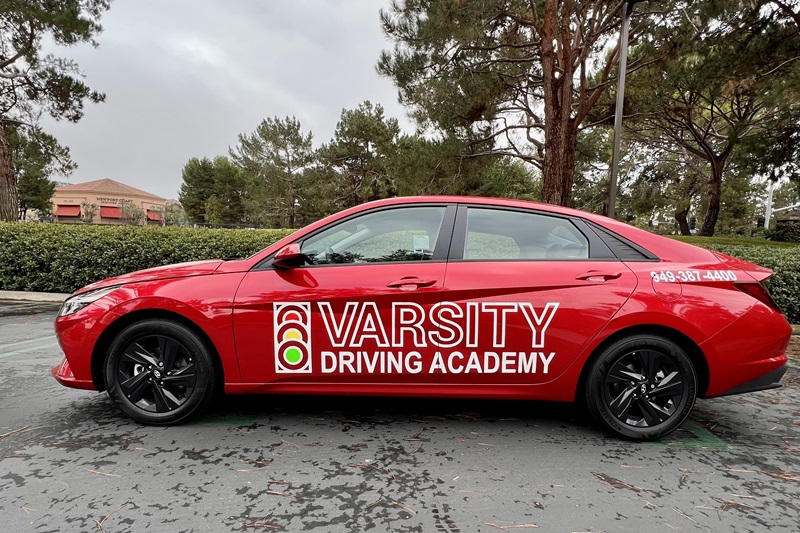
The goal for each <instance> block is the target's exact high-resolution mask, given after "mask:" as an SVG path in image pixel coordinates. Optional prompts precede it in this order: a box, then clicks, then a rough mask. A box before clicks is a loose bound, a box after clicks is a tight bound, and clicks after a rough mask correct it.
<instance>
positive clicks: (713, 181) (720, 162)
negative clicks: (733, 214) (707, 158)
mask: <svg viewBox="0 0 800 533" xmlns="http://www.w3.org/2000/svg"><path fill="white" fill-rule="evenodd" d="M724 167H725V160H724V159H714V160H712V161H711V178H710V179H709V182H708V208H707V209H706V216H705V218H704V219H703V226H702V227H701V228H700V235H702V236H703V237H713V236H714V228H715V227H716V225H717V219H718V218H719V207H720V201H721V197H722V171H723V169H724Z"/></svg>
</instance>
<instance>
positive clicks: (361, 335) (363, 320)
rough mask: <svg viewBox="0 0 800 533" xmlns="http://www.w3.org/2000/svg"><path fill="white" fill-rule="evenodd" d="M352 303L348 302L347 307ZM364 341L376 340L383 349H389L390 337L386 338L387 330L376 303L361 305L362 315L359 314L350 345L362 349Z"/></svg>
mask: <svg viewBox="0 0 800 533" xmlns="http://www.w3.org/2000/svg"><path fill="white" fill-rule="evenodd" d="M351 303H354V302H348V304H347V305H350V304H351ZM364 339H374V340H375V343H376V344H377V345H378V346H380V347H381V348H388V347H389V337H387V336H386V330H385V329H383V321H382V320H381V315H380V314H379V313H378V306H377V305H375V302H364V303H363V304H362V305H361V313H359V314H358V320H357V321H356V327H355V329H354V330H353V337H352V338H351V339H350V345H351V346H355V347H356V348H360V347H361V345H362V344H363V343H364Z"/></svg>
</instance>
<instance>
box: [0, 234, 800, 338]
mask: <svg viewBox="0 0 800 533" xmlns="http://www.w3.org/2000/svg"><path fill="white" fill-rule="evenodd" d="M289 233H290V231H289V230H226V229H190V228H174V227H168V228H162V227H138V226H91V225H68V224H19V223H10V224H9V223H6V224H3V223H0V290H17V291H44V292H72V291H74V290H75V289H78V288H80V287H82V286H84V285H86V284H88V283H91V282H93V281H97V280H100V279H103V278H107V277H110V276H115V275H118V274H124V273H126V272H132V271H134V270H141V269H143V268H150V267H154V266H159V265H167V264H170V263H180V262H183V261H195V260H198V259H213V258H219V257H223V258H224V257H247V256H249V255H251V254H253V253H255V252H257V251H258V250H260V249H262V248H264V247H266V246H267V245H269V244H271V243H273V242H275V241H277V240H278V239H280V238H282V237H284V236H286V235H288V234H289ZM680 240H684V241H686V242H690V243H692V244H696V245H698V246H703V247H705V248H711V249H713V250H717V251H720V252H722V253H725V254H728V255H732V256H734V257H739V258H741V259H744V260H746V261H751V262H753V263H756V264H759V265H762V266H765V267H767V268H771V269H772V270H774V271H775V275H774V276H772V277H771V278H770V279H769V280H768V281H767V286H768V287H769V290H770V292H771V293H772V296H773V297H774V298H775V300H776V301H777V302H778V304H779V305H780V306H781V308H782V309H783V311H784V312H785V313H786V316H787V317H788V318H789V321H790V322H792V323H795V324H797V323H800V246H797V245H788V246H787V245H783V246H776V245H775V243H770V242H769V241H763V240H738V239H715V238H698V237H692V238H681V239H680Z"/></svg>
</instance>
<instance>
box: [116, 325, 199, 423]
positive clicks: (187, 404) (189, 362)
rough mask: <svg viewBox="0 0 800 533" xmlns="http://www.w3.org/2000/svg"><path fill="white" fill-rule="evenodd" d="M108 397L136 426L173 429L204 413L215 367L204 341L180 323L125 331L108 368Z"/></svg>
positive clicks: (140, 326) (117, 343) (142, 326)
mask: <svg viewBox="0 0 800 533" xmlns="http://www.w3.org/2000/svg"><path fill="white" fill-rule="evenodd" d="M105 378H106V385H107V387H108V393H109V395H110V396H111V397H112V398H113V399H114V400H115V401H116V402H117V403H118V404H119V406H120V408H121V409H122V410H123V411H124V412H125V413H126V414H128V415H129V416H130V417H131V418H133V419H134V420H137V421H139V422H142V423H145V424H172V423H176V422H179V421H182V420H184V419H186V418H188V417H189V416H191V415H192V414H193V413H195V412H196V411H198V410H199V409H200V408H201V407H203V406H204V405H205V404H206V403H207V402H208V401H209V400H210V397H211V396H212V393H213V390H214V386H213V385H214V382H215V376H214V366H213V364H212V361H211V356H210V352H209V350H208V348H207V347H206V345H205V343H204V342H203V339H201V338H200V337H199V336H198V335H197V334H196V333H195V332H194V331H192V330H191V329H189V328H187V327H186V326H184V325H183V324H181V323H178V322H175V321H171V320H163V319H149V320H143V321H141V322H137V323H135V324H132V325H131V326H128V327H127V328H125V329H124V330H123V331H122V332H121V333H120V334H119V335H118V336H117V337H116V339H114V342H113V343H112V345H111V348H110V350H109V354H108V358H107V360H106V367H105Z"/></svg>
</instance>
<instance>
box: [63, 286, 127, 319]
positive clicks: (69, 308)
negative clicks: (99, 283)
mask: <svg viewBox="0 0 800 533" xmlns="http://www.w3.org/2000/svg"><path fill="white" fill-rule="evenodd" d="M118 288H119V286H116V287H107V288H105V289H97V290H95V291H90V292H85V293H83V294H79V295H78V296H73V297H72V298H68V299H67V300H66V301H65V302H64V305H62V306H61V310H60V311H59V312H58V316H69V315H71V314H74V313H77V312H78V311H80V310H81V309H83V308H84V307H86V306H87V305H89V304H91V303H94V302H96V301H97V300H99V299H100V298H102V297H103V296H105V295H106V294H108V293H110V292H112V291H115V290H117V289H118Z"/></svg>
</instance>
